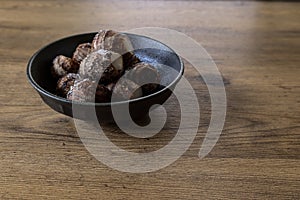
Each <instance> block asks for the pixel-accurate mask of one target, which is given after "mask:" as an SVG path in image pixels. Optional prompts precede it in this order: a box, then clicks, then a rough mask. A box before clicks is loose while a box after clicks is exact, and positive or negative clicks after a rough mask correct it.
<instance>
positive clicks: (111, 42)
mask: <svg viewBox="0 0 300 200" xmlns="http://www.w3.org/2000/svg"><path fill="white" fill-rule="evenodd" d="M99 49H105V50H110V51H114V52H117V53H118V54H120V55H123V54H124V53H127V52H131V51H133V46H132V44H131V41H130V39H129V38H128V37H127V35H126V34H124V33H118V32H116V31H113V30H100V31H99V32H98V33H97V34H96V35H95V37H94V39H93V41H92V50H93V51H96V50H99Z"/></svg>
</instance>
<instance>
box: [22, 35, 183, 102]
mask: <svg viewBox="0 0 300 200" xmlns="http://www.w3.org/2000/svg"><path fill="white" fill-rule="evenodd" d="M121 33H123V34H126V35H132V36H138V37H143V38H147V39H150V40H153V41H156V42H158V43H160V44H162V45H164V46H165V47H167V48H168V49H169V50H170V51H171V52H172V53H174V54H175V55H176V57H177V58H178V60H179V63H180V71H179V72H178V74H177V76H176V78H175V79H174V80H173V81H172V82H171V83H170V84H168V85H167V86H165V87H164V88H162V89H161V90H158V91H156V92H154V93H151V94H148V95H146V96H142V97H139V98H134V99H129V100H124V101H116V102H105V103H96V102H80V101H73V100H69V99H67V98H64V97H60V96H58V95H56V94H53V93H51V92H49V91H47V90H45V89H44V88H42V87H41V86H40V85H39V84H38V83H37V82H36V81H35V80H34V78H33V77H32V74H31V67H32V63H33V61H34V60H35V58H36V57H37V56H38V55H39V54H40V53H41V52H42V51H43V50H45V49H46V48H48V47H49V46H51V45H53V44H55V43H58V42H60V41H63V40H66V39H70V38H72V37H80V36H84V35H90V34H97V32H87V33H81V34H75V35H70V36H66V37H63V38H61V39H58V40H55V41H53V42H51V43H48V44H47V45H45V46H43V47H42V48H40V49H39V50H38V51H36V52H35V53H34V54H33V55H32V56H31V58H30V59H29V61H28V64H27V69H26V75H27V79H28V80H29V83H30V84H31V85H32V86H33V87H34V89H35V90H37V91H38V92H39V93H42V94H43V95H45V96H47V97H49V98H52V99H55V100H57V101H63V102H64V103H71V104H77V105H86V106H111V105H120V104H129V103H133V102H138V101H143V100H146V99H148V98H151V97H154V96H157V95H159V94H161V93H163V92H164V91H166V90H167V89H170V88H171V87H172V86H174V85H176V83H177V82H178V81H179V80H180V79H181V77H182V76H183V73H184V64H183V62H182V59H181V57H180V56H179V55H178V54H177V53H176V52H175V51H174V50H173V49H172V48H170V47H169V46H168V45H166V44H164V43H162V42H160V41H158V40H156V39H153V38H151V37H148V36H144V35H138V34H132V33H126V32H121Z"/></svg>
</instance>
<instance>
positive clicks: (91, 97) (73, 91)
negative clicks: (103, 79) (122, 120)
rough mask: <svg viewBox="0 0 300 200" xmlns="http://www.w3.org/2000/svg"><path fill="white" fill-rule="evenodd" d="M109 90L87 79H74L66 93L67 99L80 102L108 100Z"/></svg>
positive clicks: (109, 96)
mask: <svg viewBox="0 0 300 200" xmlns="http://www.w3.org/2000/svg"><path fill="white" fill-rule="evenodd" d="M110 98H111V91H110V90H109V89H107V88H106V87H105V86H104V85H98V84H97V83H96V82H94V81H91V80H89V79H82V80H75V82H74V85H73V86H72V87H71V88H70V90H69V92H68V93H67V99H69V100H72V101H80V102H96V103H102V102H109V101H110Z"/></svg>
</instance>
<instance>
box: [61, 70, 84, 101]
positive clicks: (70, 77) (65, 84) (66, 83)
mask: <svg viewBox="0 0 300 200" xmlns="http://www.w3.org/2000/svg"><path fill="white" fill-rule="evenodd" d="M77 79H79V75H78V74H74V73H69V74H67V75H65V76H63V77H61V78H60V79H59V80H58V81H57V86H56V92H57V94H58V95H59V96H62V97H66V95H67V93H68V92H69V90H70V88H71V87H72V86H73V85H74V82H75V80H77Z"/></svg>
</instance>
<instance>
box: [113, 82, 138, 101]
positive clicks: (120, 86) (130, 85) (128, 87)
mask: <svg viewBox="0 0 300 200" xmlns="http://www.w3.org/2000/svg"><path fill="white" fill-rule="evenodd" d="M113 93H114V95H113V98H115V99H113V101H119V100H129V99H135V98H138V97H141V96H142V95H143V92H142V89H141V87H140V86H139V85H137V84H136V83H135V82H133V81H131V80H129V79H126V78H121V79H120V80H119V81H118V82H117V84H116V85H115V86H114V89H113Z"/></svg>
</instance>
